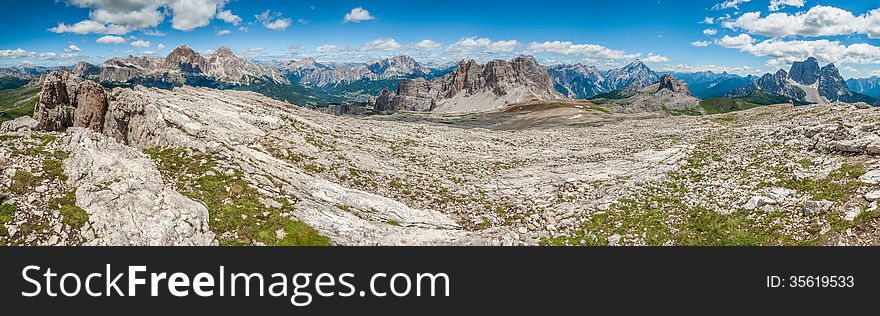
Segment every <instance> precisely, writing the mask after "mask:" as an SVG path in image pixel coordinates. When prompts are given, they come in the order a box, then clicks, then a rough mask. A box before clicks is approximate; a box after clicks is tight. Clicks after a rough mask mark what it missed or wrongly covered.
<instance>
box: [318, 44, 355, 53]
mask: <svg viewBox="0 0 880 316" xmlns="http://www.w3.org/2000/svg"><path fill="white" fill-rule="evenodd" d="M348 50H349V48H348V47H345V46H341V45H331V44H327V45H321V46H318V48H315V51H316V52H319V53H339V52H344V51H348Z"/></svg>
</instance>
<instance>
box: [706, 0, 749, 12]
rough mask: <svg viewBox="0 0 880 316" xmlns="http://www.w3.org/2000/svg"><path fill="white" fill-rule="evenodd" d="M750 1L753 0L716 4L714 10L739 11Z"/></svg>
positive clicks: (734, 0) (728, 1)
mask: <svg viewBox="0 0 880 316" xmlns="http://www.w3.org/2000/svg"><path fill="white" fill-rule="evenodd" d="M750 1H752V0H727V1H724V2H721V3H718V4H716V5H715V6H713V7H712V9H713V10H724V9H730V8H733V9H737V10H739V5H740V4H743V3H746V2H750Z"/></svg>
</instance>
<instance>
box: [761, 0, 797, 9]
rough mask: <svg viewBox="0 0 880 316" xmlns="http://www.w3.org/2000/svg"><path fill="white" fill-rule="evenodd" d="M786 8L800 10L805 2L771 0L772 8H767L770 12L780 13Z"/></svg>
mask: <svg viewBox="0 0 880 316" xmlns="http://www.w3.org/2000/svg"><path fill="white" fill-rule="evenodd" d="M786 6H789V7H795V8H800V7H803V6H804V0H770V6H769V7H767V8H768V9H770V11H779V10H780V9H782V8H784V7H786Z"/></svg>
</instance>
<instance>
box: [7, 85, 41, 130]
mask: <svg viewBox="0 0 880 316" xmlns="http://www.w3.org/2000/svg"><path fill="white" fill-rule="evenodd" d="M39 93H40V87H39V86H22V87H19V88H15V89H5V90H0V122H5V121H8V120H12V119H15V118H17V117H21V116H30V115H33V114H34V106H36V105H37V102H39V98H38V96H37V95H38V94H39Z"/></svg>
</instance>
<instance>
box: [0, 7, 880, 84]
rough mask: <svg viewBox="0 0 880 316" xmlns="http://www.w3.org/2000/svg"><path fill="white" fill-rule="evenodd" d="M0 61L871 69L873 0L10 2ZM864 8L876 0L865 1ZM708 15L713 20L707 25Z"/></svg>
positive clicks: (879, 68) (879, 19) (878, 20)
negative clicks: (219, 54) (513, 62)
mask: <svg viewBox="0 0 880 316" xmlns="http://www.w3.org/2000/svg"><path fill="white" fill-rule="evenodd" d="M2 5H3V6H4V8H3V10H0V27H2V29H4V30H5V31H4V33H3V35H0V65H4V66H8V65H19V64H25V63H31V64H38V65H72V64H74V63H75V62H77V61H79V60H86V61H90V62H93V63H100V62H102V61H103V60H106V59H107V58H110V57H116V56H126V55H129V54H131V55H148V56H164V55H165V54H167V53H168V52H170V51H171V49H173V48H174V47H175V46H177V45H180V44H187V45H189V46H191V47H193V48H194V49H196V50H201V51H208V50H211V49H214V48H216V47H218V46H220V45H225V46H229V47H230V48H232V49H233V50H234V51H236V52H237V53H239V54H240V55H243V56H246V57H248V58H251V59H255V60H262V61H271V60H286V59H299V58H302V57H304V56H314V57H316V58H318V60H323V61H351V62H360V61H366V60H370V59H376V58H380V57H387V56H393V55H399V54H408V55H412V56H413V57H415V58H416V59H418V60H422V61H430V62H437V63H445V62H451V61H456V60H458V59H462V58H475V59H478V60H488V59H493V58H511V57H514V56H516V55H519V54H531V55H535V56H536V57H538V59H539V61H541V62H542V63H545V64H554V63H574V62H581V63H585V64H589V65H595V66H597V67H598V68H600V69H607V68H611V67H617V66H620V65H623V64H626V63H628V62H631V61H632V60H634V59H636V58H638V59H641V60H643V61H645V62H646V63H648V64H649V65H650V66H651V67H652V68H655V69H659V70H679V71H696V70H714V71H724V70H727V71H731V72H737V73H740V74H747V73H754V74H758V73H763V72H771V71H775V70H776V69H779V68H787V67H788V65H789V64H790V63H791V62H792V61H794V60H801V59H805V58H806V57H807V56H816V57H817V58H819V59H820V61H822V62H823V63H827V62H834V63H835V64H837V65H838V67H839V68H841V70H842V72H843V73H844V75H845V76H847V77H865V76H871V75H875V74H880V41H878V39H876V38H878V37H880V10H877V9H878V8H880V2H876V1H863V0H862V1H858V0H852V1H846V0H838V1H820V0H750V1H749V0H705V1H685V0H679V1H671V0H659V1H658V0H653V1H651V0H644V1H625V0H619V1H375V0H360V1H326V0H325V1H299V0H284V1H282V0H260V1H254V0H58V1H53V0H43V1H40V0H30V1H26V0H11V1H8V0H7V1H3V4H2ZM874 10H877V11H876V12H875V11H874ZM709 22H711V23H709Z"/></svg>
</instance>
